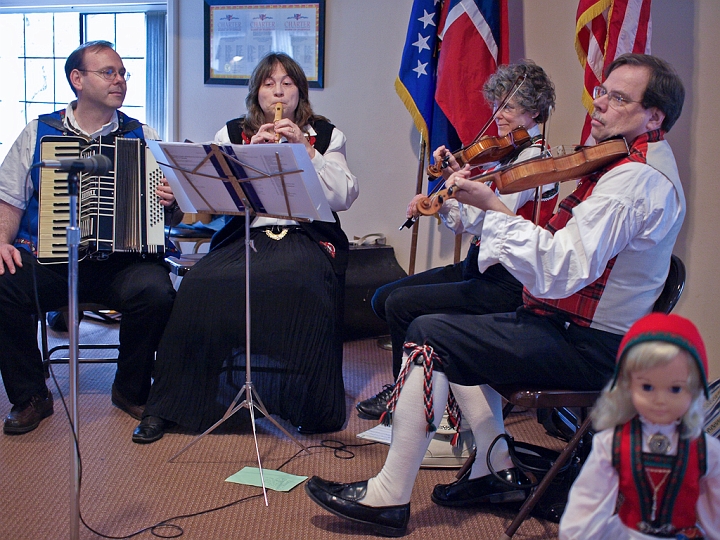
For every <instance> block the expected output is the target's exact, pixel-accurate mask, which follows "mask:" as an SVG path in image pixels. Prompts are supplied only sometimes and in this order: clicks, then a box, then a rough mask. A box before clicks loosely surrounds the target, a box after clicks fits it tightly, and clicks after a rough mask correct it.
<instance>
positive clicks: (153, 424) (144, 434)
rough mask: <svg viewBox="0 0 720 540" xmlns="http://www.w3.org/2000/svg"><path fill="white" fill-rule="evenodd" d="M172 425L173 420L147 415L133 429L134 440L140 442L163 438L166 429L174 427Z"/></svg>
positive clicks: (147, 442)
mask: <svg viewBox="0 0 720 540" xmlns="http://www.w3.org/2000/svg"><path fill="white" fill-rule="evenodd" d="M172 425H173V424H172V422H168V421H167V420H165V419H164V418H160V417H159V416H146V417H145V418H143V419H142V420H141V421H140V424H138V427H136V428H135V431H133V434H132V441H133V442H134V443H138V444H150V443H154V442H155V441H159V440H160V439H162V437H163V435H165V430H166V429H167V428H169V427H172Z"/></svg>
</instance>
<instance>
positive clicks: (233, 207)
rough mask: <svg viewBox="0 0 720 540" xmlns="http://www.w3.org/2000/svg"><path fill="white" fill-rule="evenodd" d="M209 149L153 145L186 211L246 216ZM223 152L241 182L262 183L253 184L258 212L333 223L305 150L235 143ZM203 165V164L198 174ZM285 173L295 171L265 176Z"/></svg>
mask: <svg viewBox="0 0 720 540" xmlns="http://www.w3.org/2000/svg"><path fill="white" fill-rule="evenodd" d="M210 144H211V143H176V142H161V141H149V142H148V146H149V148H150V150H151V152H152V153H153V155H154V156H155V159H156V160H157V161H158V163H159V164H160V167H161V168H162V170H163V172H164V173H165V176H166V178H167V179H168V182H169V183H170V186H171V187H172V189H173V193H175V197H176V198H177V201H178V204H179V205H180V208H181V209H182V210H183V212H189V213H196V212H210V213H213V214H231V213H238V212H242V211H243V210H244V209H243V207H242V203H241V202H240V199H239V198H238V196H237V195H236V194H234V192H233V190H232V188H231V187H230V185H229V184H228V183H225V182H223V181H222V179H223V178H224V177H225V175H223V174H222V169H220V168H219V167H216V166H215V164H214V163H213V162H212V160H209V159H208V160H205V157H206V156H207V155H208V153H209V152H210ZM220 149H221V150H222V151H223V152H225V153H227V154H228V155H230V156H233V157H234V158H235V159H237V161H239V162H240V163H241V164H242V165H238V164H237V163H234V162H232V160H228V161H229V163H230V166H231V168H233V169H234V170H236V171H237V172H236V175H237V177H238V179H240V178H242V177H247V178H257V179H255V180H250V182H249V183H250V184H251V185H252V188H253V189H254V190H255V192H256V193H257V196H258V198H259V200H260V205H259V206H260V207H261V208H257V209H256V210H257V211H258V213H260V214H263V213H266V214H272V215H278V216H292V217H295V218H305V219H310V220H319V221H330V222H332V221H334V218H333V215H332V212H331V210H330V206H329V205H328V202H327V199H326V198H325V194H324V192H323V189H322V186H321V185H320V179H319V178H318V176H317V173H316V172H315V168H314V167H313V165H312V162H311V160H310V156H308V154H307V151H306V150H305V147H304V146H303V145H301V144H254V145H239V144H232V145H222V146H220ZM203 160H205V161H204V163H203ZM278 161H279V162H280V165H278ZM200 163H203V165H202V166H201V167H200V168H199V169H198V170H197V171H195V168H196V167H197V166H198V165H199V164H200ZM281 170H282V171H290V172H288V173H285V174H283V175H282V177H281V176H271V177H265V176H263V175H274V174H276V173H279V172H280V171H281ZM191 171H195V172H194V173H193V172H191ZM281 178H282V179H281ZM283 181H284V184H285V190H283ZM286 195H287V200H286ZM288 204H289V209H288Z"/></svg>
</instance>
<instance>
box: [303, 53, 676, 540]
mask: <svg viewBox="0 0 720 540" xmlns="http://www.w3.org/2000/svg"><path fill="white" fill-rule="evenodd" d="M684 96H685V92H684V89H683V85H682V82H681V81H680V78H679V77H678V76H677V74H676V73H675V72H674V70H673V69H672V68H671V67H670V66H669V65H668V64H667V63H666V62H664V61H663V60H660V59H658V58H655V57H653V56H648V55H639V54H628V55H622V56H620V57H618V58H617V59H616V60H615V61H614V62H613V63H612V64H610V66H609V67H608V69H607V73H606V78H605V81H604V83H603V84H602V85H601V86H599V87H598V88H596V89H595V92H594V101H593V106H594V111H593V113H592V135H593V137H594V138H595V140H597V141H603V140H606V139H608V138H609V137H613V136H623V137H625V139H626V140H627V142H628V145H629V146H630V152H629V155H628V156H627V157H625V158H621V159H620V160H619V161H617V162H615V163H613V164H611V165H609V166H606V167H605V168H604V169H602V170H600V171H597V172H595V173H593V174H589V175H587V176H585V177H584V178H582V180H581V181H580V183H579V184H578V187H577V189H576V190H575V191H574V192H573V194H571V195H570V196H569V197H567V198H566V199H564V200H563V201H562V202H561V203H560V207H559V210H558V212H557V213H556V214H555V216H553V218H552V219H551V220H550V221H549V222H548V224H547V225H546V226H545V227H539V226H536V225H534V224H533V223H531V222H530V221H528V220H526V219H522V218H520V217H519V216H517V215H515V212H513V211H512V209H510V208H508V207H507V206H506V205H505V204H503V202H502V201H501V200H500V199H499V198H498V197H497V196H496V195H495V193H494V192H493V190H491V189H490V188H488V187H487V186H485V185H484V184H482V183H478V182H471V181H468V180H467V178H468V177H469V175H470V173H469V170H468V169H467V168H465V169H463V170H462V171H458V172H456V173H454V174H453V175H452V176H451V177H450V178H449V179H448V183H450V184H451V185H452V184H455V185H456V186H457V198H458V200H459V201H460V202H461V203H463V204H464V205H468V204H472V205H474V206H477V207H478V208H480V209H481V210H485V211H486V215H485V220H484V223H483V228H482V231H481V238H482V242H481V244H480V253H479V258H478V261H479V265H480V271H481V272H483V271H485V270H486V269H487V268H489V267H490V266H491V265H493V264H496V263H500V264H502V265H503V266H504V267H505V268H506V269H507V270H508V271H509V272H510V273H511V274H512V275H513V276H515V278H517V279H518V280H519V281H520V282H521V283H522V284H523V285H524V289H523V305H522V306H521V307H520V308H519V309H518V310H517V311H515V312H513V313H506V314H495V315H458V314H453V315H425V316H422V317H418V318H417V319H415V320H414V321H413V322H412V323H411V324H410V327H409V329H408V332H407V341H406V343H405V364H404V366H403V371H402V372H401V375H400V379H399V380H403V381H404V385H403V387H402V392H400V391H399V389H396V390H395V392H394V395H393V397H392V399H391V402H390V404H389V408H390V409H391V410H392V409H394V417H393V432H392V441H393V442H392V445H391V447H390V450H389V453H388V457H387V460H386V462H385V466H384V467H383V469H382V470H381V471H380V473H379V474H378V475H377V476H375V477H374V478H371V479H370V480H368V481H365V482H355V483H352V484H338V483H333V482H327V481H325V480H322V479H320V478H317V477H314V478H312V479H311V480H310V481H309V482H308V484H307V485H306V491H307V492H308V493H309V495H310V497H311V498H313V500H315V501H316V502H317V503H318V504H320V505H321V506H322V507H323V508H326V509H328V510H330V511H332V512H333V513H335V514H336V515H340V516H344V517H347V518H349V519H352V520H355V521H361V522H365V523H367V524H369V525H370V526H372V527H373V529H374V530H375V531H376V532H382V533H388V534H394V535H396V536H397V535H401V534H404V533H405V530H406V527H407V523H408V519H409V511H410V505H409V502H410V492H411V489H412V486H413V484H414V481H415V477H416V475H417V472H418V469H419V466H420V462H421V461H422V459H423V455H424V453H425V450H426V448H427V447H428V444H429V441H430V438H429V437H428V435H427V434H428V429H432V426H431V424H432V423H433V422H436V421H437V419H438V418H440V417H441V416H442V413H443V410H444V408H445V404H446V402H447V397H448V393H449V390H452V395H454V398H455V400H456V402H457V404H458V405H459V408H460V410H461V411H462V414H463V418H464V419H465V420H467V421H468V423H469V425H470V427H471V429H472V431H473V433H474V435H475V438H476V445H477V452H478V456H479V459H476V460H475V462H474V464H473V466H472V467H471V468H470V469H469V471H468V472H467V473H466V474H465V475H464V476H463V477H462V478H461V479H460V480H458V481H456V482H453V483H451V484H445V485H443V484H440V485H437V486H435V489H434V490H433V493H432V500H433V501H434V502H436V503H437V504H440V505H444V506H455V507H465V506H472V505H479V504H486V503H490V502H493V503H495V502H503V501H511V500H512V501H517V500H523V499H524V498H525V497H526V496H527V493H528V489H527V484H528V482H529V481H528V479H527V478H526V477H525V476H524V475H523V474H522V472H520V471H519V470H518V469H515V468H513V466H512V462H511V460H510V459H509V456H508V454H507V451H506V449H499V448H496V451H493V454H492V456H491V463H492V465H493V468H494V469H495V470H497V471H500V472H499V474H500V476H501V477H503V478H504V479H505V480H507V481H508V482H510V485H505V484H502V483H500V482H499V481H497V480H496V479H495V477H494V476H492V475H489V474H488V472H489V469H488V467H487V463H486V460H485V454H486V451H487V448H488V443H489V441H491V440H492V439H493V438H494V437H495V436H496V435H498V434H500V433H503V432H504V427H503V422H502V411H501V401H500V397H499V395H498V394H497V393H496V392H495V391H494V390H492V388H491V387H490V386H489V385H490V384H505V383H512V384H532V385H534V386H538V385H544V386H548V387H559V388H570V389H577V390H600V389H601V388H602V387H603V386H604V385H605V384H606V383H607V382H608V381H609V380H610V379H611V377H612V374H613V370H614V367H615V360H614V359H615V355H616V353H617V350H618V347H619V344H620V341H621V339H622V336H623V334H624V333H625V332H627V330H628V329H629V328H630V326H631V325H632V324H633V323H634V322H635V321H636V320H638V319H639V318H640V317H642V316H644V315H646V314H648V313H649V312H650V311H651V310H652V307H653V304H654V302H655V300H656V299H657V297H658V296H659V295H660V292H661V291H662V288H663V284H664V282H665V279H666V277H667V274H668V268H669V265H670V256H671V254H672V249H673V246H674V244H675V240H676V238H677V235H678V232H679V230H680V227H681V225H682V221H683V218H684V215H685V198H684V195H683V190H682V186H681V183H680V179H679V175H678V171H677V166H676V164H675V159H674V156H673V154H672V150H671V149H670V146H669V144H668V143H667V142H666V141H665V140H664V135H665V133H666V132H667V131H669V130H670V128H672V126H673V124H674V123H675V121H676V120H677V118H678V117H679V116H680V112H681V110H682V105H683V101H684ZM466 385H480V386H479V388H480V389H481V391H482V394H483V395H484V396H485V400H484V401H483V403H478V402H473V401H471V400H468V399H467V395H468V390H469V389H471V388H472V387H471V386H466ZM475 388H477V387H475ZM398 394H399V395H398ZM471 394H472V396H473V397H475V396H477V393H471ZM420 403H425V404H426V405H425V407H423V406H422V405H419V404H420Z"/></svg>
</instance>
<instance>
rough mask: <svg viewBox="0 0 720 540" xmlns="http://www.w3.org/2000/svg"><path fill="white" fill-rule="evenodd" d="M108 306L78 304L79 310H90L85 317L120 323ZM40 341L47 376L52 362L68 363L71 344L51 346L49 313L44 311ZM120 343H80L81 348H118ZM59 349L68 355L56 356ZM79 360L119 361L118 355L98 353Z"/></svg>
mask: <svg viewBox="0 0 720 540" xmlns="http://www.w3.org/2000/svg"><path fill="white" fill-rule="evenodd" d="M60 311H62V312H63V313H65V312H67V307H65V308H63V309H61V310H60ZM108 311H109V310H108V308H107V307H106V306H103V305H101V304H80V305H79V306H78V312H88V315H86V317H85V319H86V320H88V319H92V320H96V321H99V322H101V323H104V324H118V320H117V319H116V318H115V317H112V316H110V315H108V313H107V312H108ZM40 341H41V347H40V348H41V354H42V361H43V367H44V369H45V376H46V377H48V376H49V373H50V372H49V365H50V364H67V363H68V362H69V361H70V357H69V349H70V346H69V344H65V343H63V344H60V345H56V346H55V347H52V348H50V347H49V344H48V330H47V313H43V314H42V317H41V319H40ZM119 346H120V345H119V344H118V343H79V344H78V349H79V350H95V351H101V350H113V349H114V350H117V349H118V347H119ZM59 351H66V356H56V355H55V353H57V352H59ZM78 362H98V363H113V362H117V355H115V356H107V355H106V354H105V355H101V354H100V353H98V354H97V355H94V356H81V357H80V358H78Z"/></svg>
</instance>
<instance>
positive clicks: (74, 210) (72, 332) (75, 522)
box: [66, 171, 80, 540]
mask: <svg viewBox="0 0 720 540" xmlns="http://www.w3.org/2000/svg"><path fill="white" fill-rule="evenodd" d="M67 182H68V195H69V196H70V225H69V226H68V227H67V229H66V231H67V233H66V234H67V245H68V318H69V320H68V330H69V336H68V338H69V342H68V346H69V364H68V365H69V396H70V422H71V424H72V437H70V451H71V453H72V456H73V459H72V466H71V469H70V476H71V498H70V538H72V539H73V540H77V539H78V538H79V535H80V451H79V444H80V440H79V433H78V406H77V402H78V349H79V347H78V333H79V320H78V291H77V284H78V246H79V245H80V228H79V227H78V190H79V189H78V186H79V178H78V173H77V172H74V171H71V172H69V173H68V180H67Z"/></svg>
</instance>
